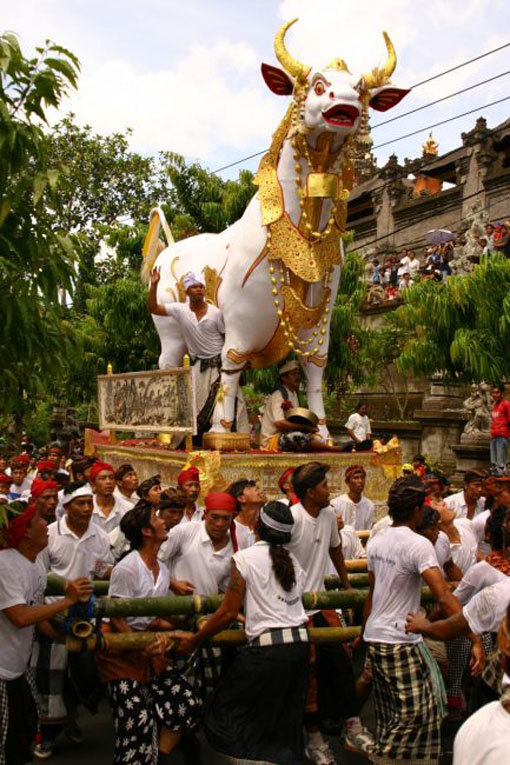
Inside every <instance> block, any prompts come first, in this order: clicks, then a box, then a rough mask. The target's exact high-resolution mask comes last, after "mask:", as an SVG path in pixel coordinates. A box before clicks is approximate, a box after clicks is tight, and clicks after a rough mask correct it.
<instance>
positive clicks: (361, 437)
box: [345, 412, 372, 441]
mask: <svg viewBox="0 0 510 765" xmlns="http://www.w3.org/2000/svg"><path fill="white" fill-rule="evenodd" d="M345 427H346V429H347V430H352V431H353V433H354V435H355V436H356V438H357V439H358V441H365V440H366V439H367V438H370V436H371V435H372V427H371V425H370V420H369V419H368V415H366V414H358V412H354V413H353V414H351V415H350V417H349V419H348V420H347V422H346V423H345Z"/></svg>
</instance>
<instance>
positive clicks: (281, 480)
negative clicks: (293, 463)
mask: <svg viewBox="0 0 510 765" xmlns="http://www.w3.org/2000/svg"><path fill="white" fill-rule="evenodd" d="M293 472H294V468H287V470H285V471H284V472H283V473H282V474H281V476H280V477H279V479H278V486H279V487H280V491H283V484H284V483H287V481H288V480H289V478H290V476H291V475H292V473H293Z"/></svg>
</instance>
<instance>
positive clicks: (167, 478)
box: [87, 431, 402, 517]
mask: <svg viewBox="0 0 510 765" xmlns="http://www.w3.org/2000/svg"><path fill="white" fill-rule="evenodd" d="M87 451H88V453H92V452H95V453H96V454H97V455H98V456H100V457H101V458H102V459H104V460H106V461H108V462H110V463H111V464H112V465H114V467H118V466H119V465H121V464H123V463H126V462H129V463H131V464H132V465H133V466H134V467H135V469H136V471H137V473H138V476H139V478H140V480H144V479H145V478H149V476H151V475H154V474H155V473H159V474H160V475H161V479H162V483H163V485H165V484H166V485H168V486H170V485H175V483H176V481H177V475H178V473H179V472H180V471H181V470H182V468H183V467H184V466H190V465H195V466H196V467H197V468H198V469H199V470H200V478H201V484H202V493H204V494H206V493H207V492H209V491H217V490H221V489H224V488H225V487H226V486H228V484H230V483H231V482H232V481H236V480H238V479H240V478H250V479H252V480H255V481H257V482H258V484H259V485H260V486H261V487H263V489H264V491H265V492H266V494H267V496H268V498H276V497H278V496H280V490H279V488H278V478H279V477H280V476H281V474H282V473H283V471H284V470H286V469H287V468H288V467H297V466H298V465H303V464H305V463H306V462H310V461H311V460H319V461H320V462H324V463H326V464H327V465H329V466H330V467H331V472H330V474H329V475H330V486H331V489H332V494H340V493H342V492H344V491H345V490H346V487H345V484H344V481H343V476H344V473H345V470H346V469H347V468H348V467H349V465H354V464H356V465H363V467H364V468H365V470H366V471H367V480H366V485H365V494H366V495H367V496H368V497H370V499H371V500H372V501H373V502H375V504H376V506H377V510H378V512H377V514H376V515H377V517H379V516H380V515H382V514H383V512H384V508H385V506H386V498H387V496H388V489H389V487H390V486H391V484H392V483H393V481H394V480H395V478H397V477H398V476H399V475H401V469H402V457H401V453H400V451H399V450H392V451H389V452H384V453H382V454H377V453H375V452H358V453H357V454H352V453H339V454H333V453H331V452H326V453H324V454H322V453H317V452H315V453H313V454H303V453H300V454H288V453H279V454H269V453H267V452H259V451H251V452H218V451H190V452H186V451H178V450H177V451H176V450H171V449H168V448H167V447H165V446H164V445H162V444H159V443H158V441H157V440H156V439H146V440H144V441H141V440H139V439H132V440H129V441H117V442H116V443H109V441H108V436H105V435H100V434H98V433H94V432H93V431H89V432H88V434H87Z"/></svg>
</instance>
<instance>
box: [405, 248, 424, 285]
mask: <svg viewBox="0 0 510 765" xmlns="http://www.w3.org/2000/svg"><path fill="white" fill-rule="evenodd" d="M408 255H409V256H410V259H409V263H408V264H407V270H408V271H409V273H410V275H411V279H414V278H415V277H416V276H418V273H419V271H420V268H421V263H420V259H419V257H418V256H417V254H416V253H415V252H412V251H409V250H408Z"/></svg>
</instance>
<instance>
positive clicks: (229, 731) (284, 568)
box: [179, 502, 309, 765]
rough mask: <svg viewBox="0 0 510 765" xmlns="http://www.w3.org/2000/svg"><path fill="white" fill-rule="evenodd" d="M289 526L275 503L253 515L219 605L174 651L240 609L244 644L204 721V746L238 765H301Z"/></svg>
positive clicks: (297, 589) (301, 681) (301, 696)
mask: <svg viewBox="0 0 510 765" xmlns="http://www.w3.org/2000/svg"><path fill="white" fill-rule="evenodd" d="M293 525H294V519H293V517H292V513H291V512H290V510H289V508H288V507H287V506H286V505H285V504H284V503H283V502H268V503H267V504H266V505H264V507H262V508H261V511H260V517H259V520H258V522H257V525H256V528H255V536H256V542H255V544H254V545H252V546H251V547H249V548H247V549H245V550H240V551H239V552H237V553H236V554H235V555H234V556H233V559H232V564H231V573H230V583H229V586H228V590H227V592H226V594H225V599H224V601H223V603H222V604H221V606H220V607H219V609H218V610H217V611H216V613H215V614H213V615H212V616H211V618H210V619H209V620H208V621H207V622H206V623H205V624H204V625H203V626H202V627H201V629H200V631H199V632H197V633H196V634H195V635H193V636H191V637H189V638H186V639H185V640H183V641H181V644H180V648H179V650H181V651H182V652H184V653H192V652H193V651H194V650H196V649H197V648H198V647H199V646H200V645H201V643H202V642H203V641H204V640H206V639H208V638H210V637H211V636H212V635H215V634H216V633H217V632H219V631H220V630H221V629H223V628H224V627H226V626H227V625H228V624H230V622H232V621H233V620H234V619H235V618H236V616H237V614H238V613H239V610H240V608H241V607H242V606H243V604H244V609H245V616H246V625H245V629H246V636H247V638H248V645H247V646H246V647H245V648H243V649H242V650H241V651H239V653H238V655H237V656H236V658H235V660H234V662H233V664H232V666H231V667H230V669H229V671H227V672H226V674H225V675H224V676H223V677H222V679H221V680H220V682H219V684H218V685H217V687H216V689H215V691H214V693H213V696H212V698H211V703H210V706H209V709H208V711H207V714H206V720H205V732H206V735H207V739H208V741H209V743H210V744H211V746H212V747H213V748H214V749H215V750H216V751H218V752H221V754H223V755H227V756H229V757H232V758H234V759H235V760H236V761H240V760H242V762H243V763H250V762H260V761H263V762H271V763H275V765H299V764H300V763H303V762H304V757H303V736H302V729H303V713H304V709H305V701H306V689H307V680H308V654H309V644H308V632H307V630H306V614H305V611H304V609H303V605H302V602H301V596H302V594H303V590H304V583H305V574H304V572H303V570H302V568H301V567H300V565H299V563H298V562H297V560H296V558H295V557H294V556H293V555H292V553H290V552H289V551H288V550H287V549H286V547H284V545H286V544H288V543H289V542H290V539H291V534H292V527H293Z"/></svg>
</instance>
